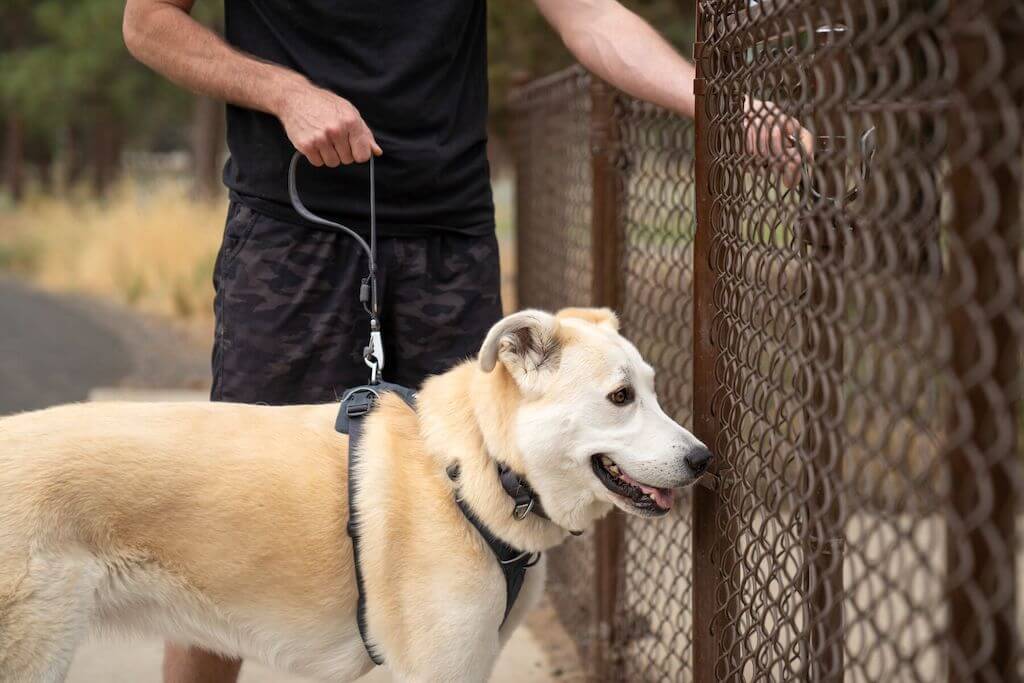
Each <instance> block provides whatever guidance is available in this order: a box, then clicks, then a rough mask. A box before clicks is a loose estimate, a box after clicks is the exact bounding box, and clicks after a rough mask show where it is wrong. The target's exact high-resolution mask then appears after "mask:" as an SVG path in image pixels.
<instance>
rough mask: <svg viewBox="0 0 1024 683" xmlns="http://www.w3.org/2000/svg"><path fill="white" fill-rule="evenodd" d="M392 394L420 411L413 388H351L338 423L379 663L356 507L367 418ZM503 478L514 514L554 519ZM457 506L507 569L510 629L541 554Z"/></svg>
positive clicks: (527, 491) (362, 608) (520, 483)
mask: <svg viewBox="0 0 1024 683" xmlns="http://www.w3.org/2000/svg"><path fill="white" fill-rule="evenodd" d="M389 391H391V392H395V393H397V394H398V395H399V396H401V397H402V400H404V401H405V402H406V403H407V404H408V405H409V406H411V407H413V408H415V405H416V393H415V392H414V391H413V390H411V389H409V388H407V387H403V386H400V385H398V384H391V383H389V382H379V383H377V384H369V385H364V386H361V387H356V388H354V389H351V390H349V391H348V392H347V393H346V394H345V396H344V398H342V400H341V407H340V409H339V410H338V417H337V420H336V421H335V424H334V428H335V430H337V431H338V432H341V433H342V434H348V528H347V531H348V535H349V538H350V539H351V540H352V559H353V562H354V563H355V574H356V590H357V592H358V599H357V602H356V624H357V625H358V626H359V637H360V638H362V640H363V646H364V647H365V648H366V654H367V655H369V657H370V659H371V660H372V661H373V663H374V664H377V665H380V664H383V663H384V657H383V655H381V654H380V653H379V652H378V651H377V648H376V645H375V644H374V643H373V642H371V641H370V637H369V635H368V633H367V624H366V589H365V586H364V583H363V571H362V563H361V562H360V561H359V546H360V529H359V518H358V514H357V512H356V506H355V493H356V468H357V465H358V458H359V445H360V443H361V442H362V436H363V419H364V418H365V417H366V416H367V415H368V414H369V413H370V411H371V410H372V409H373V407H374V406H375V405H376V403H377V401H378V400H379V399H380V396H381V394H384V393H386V392H389ZM448 474H449V476H450V477H451V478H452V479H455V478H457V477H458V468H457V467H456V468H455V470H454V471H449V473H448ZM498 477H499V479H500V480H501V485H502V488H504V489H505V491H506V492H507V493H508V495H509V496H510V497H511V498H512V499H513V501H514V503H515V507H514V508H513V516H514V517H515V518H516V519H523V518H524V517H526V515H528V514H529V513H530V512H531V511H532V512H533V513H534V514H538V515H540V516H542V517H544V518H545V519H547V518H548V517H547V515H546V514H544V511H543V509H542V508H541V507H540V500H539V499H538V498H537V494H536V493H535V492H534V491H533V489H532V488H531V487H530V485H529V484H528V483H526V481H525V480H523V479H522V478H521V477H519V475H517V474H515V473H514V472H512V471H511V470H509V469H508V468H507V467H504V466H499V467H498ZM455 502H456V504H457V505H458V506H459V509H460V510H461V511H462V514H463V515H465V517H466V519H467V520H468V521H469V523H470V524H472V525H473V526H474V528H476V530H477V532H479V534H480V536H481V537H482V538H483V539H484V542H485V543H487V546H488V547H489V548H490V549H491V552H492V553H494V557H495V559H497V561H498V566H499V567H500V568H501V572H502V574H504V575H505V614H504V616H503V617H502V620H501V623H502V625H504V624H505V621H506V620H507V619H508V615H509V613H510V612H511V611H512V607H513V605H515V602H516V598H518V597H519V592H520V590H522V587H523V582H524V581H525V580H526V570H527V569H529V568H530V567H532V566H533V565H535V564H537V562H539V561H540V555H541V554H540V553H530V552H526V551H522V550H519V549H518V548H515V547H513V546H511V545H509V544H508V543H506V542H505V541H503V540H501V539H500V538H498V537H497V536H495V535H494V533H492V532H491V530H490V529H489V528H487V525H485V524H484V523H483V522H482V521H480V519H479V518H478V517H477V516H476V514H474V513H473V511H472V510H471V509H470V507H469V506H468V505H467V504H466V503H464V502H463V501H462V500H461V499H459V498H458V497H457V496H456V498H455Z"/></svg>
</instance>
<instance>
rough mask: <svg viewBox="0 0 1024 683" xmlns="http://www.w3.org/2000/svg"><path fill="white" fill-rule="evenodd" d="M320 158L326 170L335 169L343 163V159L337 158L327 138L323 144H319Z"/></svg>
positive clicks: (335, 151) (336, 153)
mask: <svg viewBox="0 0 1024 683" xmlns="http://www.w3.org/2000/svg"><path fill="white" fill-rule="evenodd" d="M320 156H321V157H322V158H323V160H324V165H325V166H327V167H328V168H337V167H338V166H339V165H340V164H341V163H342V162H343V161H344V159H341V158H340V157H339V155H338V152H337V150H336V149H335V147H334V145H333V144H332V143H331V141H330V140H329V139H327V138H324V140H323V142H321V143H320Z"/></svg>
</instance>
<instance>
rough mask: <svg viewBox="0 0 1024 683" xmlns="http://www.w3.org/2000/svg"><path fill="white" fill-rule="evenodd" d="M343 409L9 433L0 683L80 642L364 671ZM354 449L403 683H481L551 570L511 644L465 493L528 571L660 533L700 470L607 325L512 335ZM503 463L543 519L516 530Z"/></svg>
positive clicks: (2, 485)
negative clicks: (100, 634) (568, 552)
mask: <svg viewBox="0 0 1024 683" xmlns="http://www.w3.org/2000/svg"><path fill="white" fill-rule="evenodd" d="M337 410H338V406H337V405H314V406H295V407H261V406H250V405H235V404H216V403H213V404H205V403H196V404H149V405H147V404H109V403H108V404H103V403H99V404H91V405H71V406H64V407H59V408H53V409H49V410H44V411H39V412H32V413H25V414H22V415H17V416H13V417H8V418H5V419H3V420H0V681H4V682H5V683H10V682H15V681H32V682H35V681H60V680H62V679H63V677H64V675H65V672H66V671H67V668H68V666H69V663H70V662H71V658H72V654H73V653H74V650H75V647H76V645H77V644H78V643H79V642H80V641H81V640H82V638H83V637H85V636H86V635H87V633H88V632H89V631H90V630H91V629H99V630H102V631H113V632H119V633H127V634H148V635H155V636H160V637H163V638H168V639H171V640H175V641H179V642H181V643H190V644H194V645H198V646H201V647H203V648H207V649H209V650H212V651H216V652H220V653H224V654H226V655H231V656H236V657H243V658H251V659H256V660H259V661H262V662H265V663H266V664H268V665H270V666H273V667H278V668H280V669H285V670H288V671H292V672H295V673H299V674H305V675H309V676H314V677H319V678H323V679H328V680H332V681H348V680H352V679H354V678H356V677H358V676H360V675H362V674H364V673H366V672H367V671H368V670H369V669H370V668H371V667H372V663H371V661H370V659H369V658H368V656H367V653H366V651H365V649H364V646H363V643H362V641H361V639H360V636H359V632H358V629H357V626H356V598H357V587H356V584H355V579H354V568H353V558H352V546H351V543H350V540H349V537H348V536H347V535H346V523H347V519H348V501H347V493H346V482H347V471H346V470H347V457H346V453H347V450H346V449H347V443H346V439H347V437H345V436H343V435H340V434H338V433H336V432H335V430H334V419H335V415H336V413H337ZM364 434H365V441H364V447H363V449H362V450H361V452H360V453H361V455H360V460H359V465H358V469H359V471H358V473H357V474H358V477H357V483H358V488H357V493H356V500H355V503H356V510H357V511H358V513H359V516H360V521H361V530H362V540H361V566H362V570H363V575H364V578H365V592H366V601H367V610H368V611H367V623H368V630H369V636H370V638H371V639H372V640H373V641H374V642H375V643H376V644H377V646H378V648H379V650H380V651H381V652H382V654H383V656H384V658H385V660H386V663H387V666H388V667H390V668H391V670H392V671H393V672H394V674H395V676H396V677H397V678H398V679H400V680H407V681H424V682H430V683H436V682H437V681H484V680H486V678H487V677H488V676H489V674H490V671H491V668H492V667H493V665H494V660H495V658H496V657H497V655H498V652H499V650H500V648H501V645H502V643H503V642H504V641H505V640H506V639H507V638H508V635H509V633H510V632H511V631H512V630H513V629H514V628H515V627H516V626H517V624H518V623H519V622H520V621H521V619H522V616H523V614H524V613H525V612H526V611H527V610H529V609H530V607H531V606H532V605H533V604H534V603H535V602H536V600H537V599H538V598H539V597H540V594H541V590H542V586H543V583H544V563H543V561H542V562H541V563H540V564H539V565H537V566H536V567H534V568H532V569H530V570H528V572H527V576H526V583H525V585H524V587H523V590H522V593H521V594H520V596H519V599H518V600H517V602H516V603H515V606H514V609H513V610H512V612H511V614H510V615H509V618H508V620H507V621H506V622H505V623H504V625H501V624H502V618H503V616H504V609H505V583H504V577H503V574H502V572H501V570H500V569H499V566H498V563H497V561H496V559H495V557H494V555H493V554H492V553H491V551H490V549H489V548H488V546H487V545H486V544H485V543H484V541H483V540H482V538H481V536H480V534H479V533H478V532H477V531H476V529H475V528H474V527H473V526H471V524H470V523H469V522H468V520H467V518H466V517H465V516H464V515H463V513H462V512H461V511H460V510H459V508H458V507H457V505H456V502H455V496H456V495H458V496H459V497H460V498H461V499H462V500H463V501H464V502H466V503H467V504H468V506H469V507H470V509H471V510H472V511H473V512H474V513H475V514H476V515H477V516H478V517H479V518H480V519H481V520H482V521H483V522H484V523H485V524H486V525H487V526H488V527H489V528H490V529H491V530H492V531H493V532H494V533H495V534H496V535H497V536H498V537H500V538H502V539H504V540H505V541H506V542H508V543H509V544H511V545H513V546H516V547H518V548H520V549H523V550H527V551H534V552H537V551H542V550H547V549H549V548H551V547H553V546H555V545H557V544H559V543H561V542H562V541H563V540H564V539H565V538H566V535H567V534H568V533H569V532H570V531H571V530H582V529H584V528H585V527H587V526H588V525H590V524H591V523H592V522H593V521H594V520H595V519H597V518H598V517H601V516H602V515H604V514H606V513H607V512H608V511H609V510H610V509H611V508H612V506H617V507H619V508H621V509H623V510H625V511H627V512H631V513H636V514H640V515H643V516H654V515H660V514H664V513H665V512H666V511H667V510H668V508H669V507H670V506H671V504H672V491H671V489H672V488H673V487H679V486H683V485H685V484H688V483H690V482H691V481H693V480H694V479H695V477H696V476H698V475H699V474H700V472H702V471H703V469H704V468H705V466H706V464H707V461H708V459H709V458H710V455H709V454H708V452H707V449H706V448H704V446H703V445H702V444H701V443H700V442H699V441H697V440H696V439H695V438H694V437H693V436H692V435H691V434H690V433H689V432H687V431H686V430H685V429H683V428H682V427H680V426H679V425H677V424H676V423H674V422H673V421H672V420H671V419H669V418H668V417H667V416H666V415H665V413H664V412H662V410H661V408H660V407H659V405H658V399H657V397H656V395H655V393H654V372H653V370H652V369H651V368H650V366H648V365H647V364H646V363H645V362H644V361H643V359H642V358H641V357H640V354H639V353H638V352H637V350H636V349H635V348H634V347H633V346H632V345H631V344H630V343H629V342H627V341H626V340H625V339H624V338H622V337H621V336H620V335H619V334H618V332H617V322H616V319H615V317H614V315H613V314H612V313H611V312H609V311H606V310H603V309H601V310H598V309H573V310H565V311H562V312H561V313H559V314H558V315H557V316H554V315H551V314H548V313H543V312H540V311H524V312H522V313H518V314H515V315H512V316H510V317H508V318H505V319H504V320H502V321H501V322H499V323H498V324H497V325H495V327H494V328H493V329H492V330H491V331H490V333H489V334H488V336H487V339H486V341H485V342H484V344H483V347H482V348H481V350H480V357H479V360H478V361H477V362H472V361H468V362H466V363H464V364H462V365H460V366H458V367H456V368H454V369H453V370H451V371H449V372H447V373H445V374H443V375H440V376H437V377H433V378H431V379H430V380H428V381H427V382H426V383H425V385H424V386H423V388H422V390H421V391H420V393H419V396H418V400H417V409H416V411H414V410H412V409H410V408H409V407H408V406H406V405H405V403H403V402H402V401H401V400H400V399H399V398H397V397H395V396H394V395H389V396H385V398H384V399H383V400H382V401H381V403H380V405H379V406H378V407H377V408H376V409H375V410H374V411H373V413H372V414H371V415H370V416H369V417H368V418H367V420H366V425H365V432H364ZM456 463H457V464H458V465H459V472H460V474H459V476H457V477H456V478H455V479H454V480H452V479H450V478H449V476H446V469H448V468H449V466H451V465H453V464H456ZM497 463H504V464H505V465H507V466H509V467H511V468H512V469H513V470H515V471H516V472H518V473H520V474H521V475H522V476H524V477H525V478H526V479H527V480H528V481H529V483H530V484H531V485H532V487H533V488H534V490H535V491H536V492H537V493H538V494H539V497H540V500H541V501H542V504H543V507H544V510H545V511H546V513H547V514H548V515H549V516H550V520H546V519H543V518H541V517H539V516H537V515H535V514H532V513H531V514H528V515H526V518H525V519H522V520H517V519H516V518H514V517H513V515H512V508H513V504H512V500H511V499H510V498H509V496H508V495H507V494H506V493H505V491H504V489H503V488H502V487H501V486H500V484H499V479H498V475H497ZM499 627H500V630H499Z"/></svg>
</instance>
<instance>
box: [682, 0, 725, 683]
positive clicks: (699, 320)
mask: <svg viewBox="0 0 1024 683" xmlns="http://www.w3.org/2000/svg"><path fill="white" fill-rule="evenodd" d="M696 5H697V10H696V11H697V16H696V34H697V35H696V41H695V43H694V50H693V54H694V63H695V66H696V78H695V79H694V83H693V89H694V95H695V99H696V111H695V117H694V124H695V145H694V184H695V195H696V217H697V229H696V234H695V237H694V243H693V335H694V338H693V425H694V432H695V434H696V436H697V437H698V438H699V439H701V440H702V441H703V442H704V443H705V444H707V445H708V447H709V448H710V449H711V451H712V452H713V453H714V454H715V455H716V459H715V461H714V462H715V464H714V465H713V466H712V474H715V475H717V474H718V473H719V472H720V470H721V467H722V463H721V461H722V452H721V449H722V446H723V444H722V441H721V439H720V438H719V437H720V426H721V425H720V423H719V419H720V414H719V413H718V410H720V409H721V406H716V398H717V394H718V379H717V377H716V374H715V365H716V363H717V360H718V348H717V345H716V338H715V336H716V335H715V333H714V311H715V308H714V293H715V286H716V270H715V267H714V264H713V263H712V259H713V250H714V238H715V223H714V220H713V196H712V192H711V150H710V145H709V142H710V138H711V133H712V130H711V123H712V120H713V117H712V116H711V115H710V113H709V112H708V104H709V103H708V100H707V99H706V97H705V95H706V93H705V89H706V80H705V79H706V77H707V68H706V67H707V60H708V58H709V56H708V54H706V47H707V42H706V41H707V39H708V37H709V31H708V29H709V26H710V21H708V20H710V19H712V17H704V16H703V13H702V11H701V3H699V2H698V3H696ZM726 486H727V484H726V482H723V481H720V482H719V485H718V487H717V490H713V489H711V488H709V487H706V486H702V485H698V486H696V487H695V488H694V492H693V532H692V537H691V543H692V544H693V548H692V555H693V569H692V572H693V582H692V584H691V585H692V604H693V627H692V628H693V679H694V681H696V682H697V683H712V681H717V680H719V676H716V673H715V670H716V666H717V664H718V661H719V659H720V657H721V655H722V653H723V652H727V651H728V650H729V647H730V645H729V637H728V634H729V633H730V632H731V631H732V629H734V627H735V624H734V623H733V622H732V617H733V616H734V615H733V614H732V613H731V612H732V610H730V609H724V610H723V609H721V607H722V605H723V604H724V605H729V604H731V602H732V600H731V597H730V596H729V595H728V591H729V587H728V585H725V584H726V581H725V576H724V570H725V567H732V566H734V564H735V563H734V562H732V561H731V558H730V557H729V556H730V555H731V548H729V547H728V541H726V543H722V536H723V534H722V532H721V529H720V527H719V523H720V522H721V521H722V520H721V518H722V498H721V496H722V495H724V493H725V491H724V489H725V488H726Z"/></svg>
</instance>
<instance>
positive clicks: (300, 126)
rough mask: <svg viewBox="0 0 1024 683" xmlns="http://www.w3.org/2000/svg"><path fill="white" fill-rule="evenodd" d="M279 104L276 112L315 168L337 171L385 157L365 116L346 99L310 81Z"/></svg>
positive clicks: (291, 137) (296, 147) (287, 95)
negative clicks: (336, 169)
mask: <svg viewBox="0 0 1024 683" xmlns="http://www.w3.org/2000/svg"><path fill="white" fill-rule="evenodd" d="M280 101H281V105H280V106H279V107H277V110H276V111H275V112H274V113H275V114H276V115H277V117H278V118H279V119H280V120H281V123H282V124H283V125H284V130H285V133H287V134H288V139H289V140H291V142H292V144H293V145H295V149H297V150H299V151H300V152H302V154H303V155H304V156H305V157H306V158H307V159H309V163H311V164H313V165H314V166H330V167H331V168H334V167H336V166H338V165H339V164H351V163H353V162H356V163H362V162H364V161H368V160H369V158H370V155H371V154H373V155H374V156H380V155H381V154H382V152H381V148H380V146H379V145H377V141H376V140H374V139H373V133H372V132H370V129H369V127H368V126H367V125H366V122H365V121H363V117H362V116H360V115H359V112H358V111H357V110H356V108H355V107H354V106H352V103H351V102H349V101H348V100H346V99H345V98H344V97H339V96H338V95H335V94H334V93H332V92H330V91H328V90H324V89H323V88H318V87H316V86H315V85H313V84H311V83H308V82H307V83H304V84H302V85H300V86H299V87H298V88H297V89H296V90H295V91H293V92H290V93H288V94H286V95H284V96H283V97H281V99H280Z"/></svg>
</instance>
